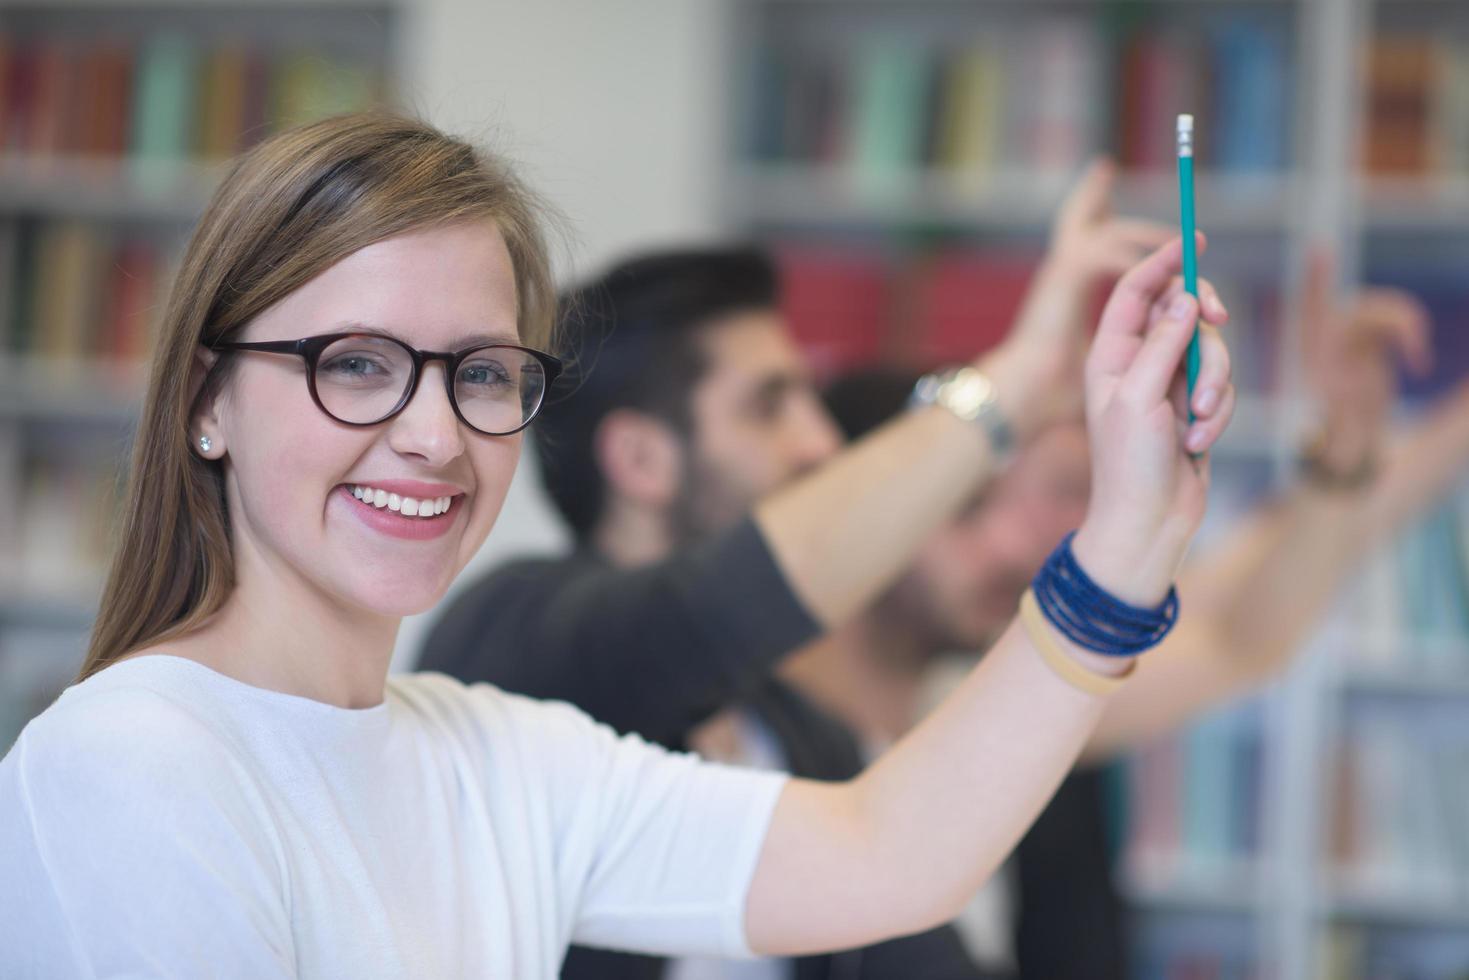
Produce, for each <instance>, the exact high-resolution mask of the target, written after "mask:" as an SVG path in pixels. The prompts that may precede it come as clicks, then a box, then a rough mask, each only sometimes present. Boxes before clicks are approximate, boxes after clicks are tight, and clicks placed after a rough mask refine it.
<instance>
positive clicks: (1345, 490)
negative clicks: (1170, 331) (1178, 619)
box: [726, 256, 1469, 977]
mask: <svg viewBox="0 0 1469 980" xmlns="http://www.w3.org/2000/svg"><path fill="white" fill-rule="evenodd" d="M1330 282H1331V270H1330V267H1329V263H1328V262H1327V261H1326V260H1325V259H1324V258H1323V257H1321V256H1317V257H1316V259H1315V260H1314V261H1313V263H1312V266H1311V271H1310V273H1309V277H1308V281H1307V286H1306V292H1305V296H1304V298H1303V303H1302V307H1301V308H1302V312H1303V317H1304V327H1305V330H1304V337H1305V341H1306V343H1305V347H1306V355H1307V366H1308V372H1309V379H1310V388H1311V390H1312V391H1313V392H1314V393H1315V396H1316V399H1317V401H1318V403H1319V410H1320V417H1321V421H1320V426H1319V430H1318V432H1317V435H1316V436H1315V437H1314V438H1312V439H1311V440H1310V442H1308V443H1307V444H1306V446H1305V447H1303V449H1302V451H1301V459H1300V465H1299V471H1300V473H1299V477H1298V478H1297V479H1296V480H1295V481H1294V483H1293V485H1292V486H1290V487H1289V488H1288V489H1286V490H1285V491H1284V492H1283V493H1281V494H1280V495H1279V497H1278V498H1277V499H1275V500H1274V501H1272V502H1269V503H1266V504H1264V505H1262V506H1260V507H1258V508H1257V509H1256V510H1254V511H1253V512H1252V513H1249V514H1246V515H1243V516H1242V518H1241V519H1240V523H1239V526H1238V527H1237V528H1233V529H1231V530H1230V531H1229V532H1227V533H1226V534H1225V535H1224V536H1223V539H1222V543H1221V544H1220V545H1219V546H1218V547H1217V548H1216V549H1214V553H1213V554H1210V555H1208V556H1205V557H1203V558H1201V559H1198V560H1195V561H1193V562H1192V563H1191V564H1190V565H1189V566H1187V567H1186V568H1185V570H1184V572H1183V573H1182V575H1181V576H1180V580H1179V581H1180V584H1179V592H1180V595H1181V596H1182V598H1183V601H1185V602H1187V603H1188V604H1189V607H1190V610H1191V611H1193V610H1197V611H1198V615H1197V616H1193V617H1191V618H1190V621H1189V623H1188V625H1187V627H1183V628H1180V629H1178V630H1176V631H1174V633H1173V634H1172V635H1171V636H1170V637H1169V638H1168V639H1167V640H1166V641H1164V643H1163V644H1161V646H1160V648H1159V650H1158V651H1157V653H1156V655H1155V656H1154V657H1153V658H1152V659H1151V660H1150V661H1149V662H1148V663H1147V664H1146V666H1145V667H1141V668H1140V669H1139V670H1138V672H1137V676H1136V678H1135V680H1134V681H1133V682H1131V683H1130V684H1129V689H1128V692H1127V694H1126V695H1125V696H1124V697H1119V698H1118V699H1117V700H1115V701H1113V702H1112V703H1111V704H1110V705H1109V706H1108V709H1107V711H1106V712H1105V713H1104V714H1103V717H1102V721H1101V722H1100V724H1099V725H1098V727H1097V729H1096V730H1095V731H1094V732H1093V735H1092V738H1091V740H1090V741H1089V743H1088V748H1087V750H1086V751H1085V753H1084V759H1085V761H1086V762H1088V763H1098V762H1105V761H1108V760H1110V759H1111V758H1112V757H1113V756H1115V755H1116V754H1117V753H1118V752H1120V751H1125V750H1127V749H1131V748H1135V747H1137V746H1138V745H1139V744H1140V743H1142V742H1144V741H1146V740H1148V739H1150V738H1153V737H1155V736H1157V735H1159V734H1161V733H1163V732H1166V731H1167V730H1169V729H1170V728H1172V727H1174V726H1176V725H1179V724H1181V723H1184V722H1186V721H1188V720H1189V719H1190V718H1192V717H1193V716H1195V715H1196V714H1198V713H1200V712H1202V711H1204V710H1206V709H1208V708H1210V707H1212V706H1215V705H1217V704H1219V703H1221V702H1223V701H1226V700H1228V699H1229V698H1231V697H1234V696H1237V695H1240V694H1243V693H1246V692H1248V691H1250V690H1252V689H1254V688H1255V687H1257V686H1258V685H1260V684H1262V683H1264V682H1265V681H1266V680H1268V679H1269V678H1270V677H1271V676H1273V674H1274V673H1276V672H1277V671H1279V670H1280V669H1281V668H1283V667H1284V666H1285V665H1286V664H1287V663H1288V662H1289V660H1290V657H1291V655H1292V654H1293V653H1295V652H1296V651H1298V650H1299V649H1300V648H1301V647H1302V645H1303V643H1304V641H1305V639H1306V637H1307V634H1308V633H1309V632H1310V631H1311V630H1312V629H1313V628H1315V627H1316V625H1317V624H1318V623H1319V621H1320V619H1321V617H1322V616H1323V615H1324V614H1325V612H1326V610H1327V605H1328V603H1329V601H1330V599H1331V597H1332V596H1333V595H1334V593H1335V592H1336V591H1337V590H1338V589H1339V587H1340V586H1341V584H1342V583H1343V582H1344V581H1345V580H1346V579H1347V578H1348V577H1349V576H1350V575H1351V574H1352V573H1353V572H1354V571H1355V570H1356V569H1357V568H1358V567H1359V565H1360V563H1361V562H1362V560H1363V559H1364V558H1365V557H1367V556H1368V555H1369V554H1370V553H1371V551H1372V550H1373V549H1374V548H1375V547H1377V546H1379V545H1380V544H1382V542H1383V541H1384V540H1385V539H1386V538H1387V537H1389V536H1390V535H1392V534H1393V533H1395V532H1396V531H1398V530H1400V529H1401V528H1402V526H1403V525H1404V524H1405V523H1407V522H1408V521H1411V520H1412V519H1413V518H1415V517H1417V516H1419V515H1420V514H1421V513H1422V512H1423V511H1424V509H1426V508H1428V507H1430V506H1432V505H1433V504H1434V503H1435V502H1436V501H1437V500H1438V499H1439V498H1441V497H1442V496H1443V495H1444V494H1445V493H1446V492H1448V491H1449V490H1450V489H1451V488H1452V486H1453V484H1454V482H1455V479H1456V477H1458V476H1460V475H1461V474H1462V472H1463V469H1464V467H1465V465H1466V463H1469V382H1466V383H1465V384H1464V385H1461V388H1460V390H1459V391H1458V392H1457V393H1456V394H1454V395H1452V396H1450V397H1449V398H1447V399H1445V400H1444V401H1443V402H1442V403H1441V404H1439V405H1437V406H1436V407H1435V408H1434V409H1433V410H1432V411H1431V412H1430V413H1429V414H1427V416H1426V417H1424V418H1423V419H1422V420H1420V421H1418V422H1416V423H1415V424H1413V425H1412V426H1410V427H1408V428H1407V429H1406V430H1405V431H1402V432H1400V433H1397V434H1396V435H1395V436H1390V433H1389V422H1390V419H1391V409H1392V407H1393V403H1394V400H1395V390H1396V386H1395V382H1396V370H1397V367H1396V362H1397V360H1398V359H1399V358H1401V359H1402V360H1403V361H1404V362H1405V363H1406V365H1407V367H1408V368H1409V369H1410V370H1413V371H1416V372H1422V371H1424V370H1426V369H1427V367H1428V363H1429V357H1430V352H1429V331H1428V322H1427V315H1426V312H1425V311H1424V310H1423V308H1422V307H1421V305H1420V304H1419V303H1418V302H1417V301H1416V300H1414V299H1413V297H1411V296H1410V295H1408V294H1406V293H1403V292H1401V291H1397V290H1390V289H1368V290H1366V291H1364V292H1363V293H1362V294H1361V295H1359V296H1358V297H1357V298H1356V299H1355V300H1354V301H1353V302H1352V303H1351V304H1350V305H1349V306H1348V307H1346V308H1337V307H1336V306H1335V305H1334V304H1333V303H1332V301H1331V286H1330ZM915 380H916V376H915V375H913V374H912V373H904V372H898V371H882V370H876V371H868V372H858V373H856V374H853V375H851V376H848V377H846V378H844V379H841V380H839V381H837V382H836V383H835V384H833V385H832V386H831V387H830V388H829V389H828V392H827V401H828V405H829V406H830V408H831V409H832V412H833V414H834V416H835V417H836V418H837V420H838V421H839V423H840V424H841V425H842V428H843V431H844V432H845V433H846V434H847V436H848V437H849V438H861V436H862V435H864V434H865V433H866V432H868V431H870V430H871V429H873V428H874V427H876V426H878V425H881V424H883V423H884V422H886V421H887V420H888V419H890V418H892V417H893V416H895V415H898V414H900V413H901V412H902V411H903V410H904V408H905V405H906V402H907V399H908V394H909V392H910V391H911V390H912V387H913V383H914V381H915ZM1089 466H1090V462H1089V459H1088V449H1087V443H1086V432H1085V429H1084V427H1083V426H1082V425H1081V424H1080V423H1079V422H1061V423H1058V424H1055V425H1053V426H1051V427H1050V428H1048V429H1047V430H1046V431H1044V432H1043V433H1041V434H1040V435H1038V436H1037V438H1036V439H1035V440H1034V441H1033V442H1032V444H1031V445H1030V446H1029V447H1028V448H1027V449H1026V450H1025V451H1023V452H1022V453H1021V454H1020V456H1019V458H1018V459H1017V460H1016V462H1015V464H1014V466H1012V467H1011V468H1010V469H1009V470H1008V471H1007V472H1006V473H1005V474H1004V475H1003V476H1002V477H1000V478H999V479H998V480H997V481H995V483H994V484H993V485H992V487H991V488H989V489H987V490H986V491H984V492H982V493H979V494H976V495H975V497H974V498H973V499H972V500H971V501H970V503H969V504H968V505H967V506H966V507H965V508H964V509H963V510H962V511H961V512H960V513H959V514H958V515H957V516H956V517H954V518H953V519H951V520H950V521H949V522H947V523H946V524H945V526H944V527H943V528H941V529H940V530H938V531H936V532H935V533H934V534H933V535H932V536H931V537H930V539H929V540H928V541H927V542H926V543H925V544H924V545H923V546H922V547H921V548H920V549H919V552H918V555H917V557H916V559H915V561H914V562H913V564H912V566H911V567H910V568H909V569H908V570H907V571H906V572H905V573H904V574H903V576H902V577H901V578H900V579H899V580H898V581H897V582H896V583H895V584H894V585H893V586H892V587H891V588H890V589H889V590H888V591H887V592H886V593H884V595H883V596H881V597H880V598H879V599H878V600H877V601H875V602H874V603H872V604H871V605H870V606H869V607H868V608H867V609H865V610H863V611H862V612H861V613H859V614H858V615H857V616H855V617H854V618H853V619H852V620H850V621H849V622H848V623H846V624H845V625H843V626H841V627H838V628H837V629H835V630H834V631H832V632H831V633H829V634H828V635H827V636H825V637H823V638H822V639H820V640H818V641H816V642H815V643H813V644H811V645H810V646H808V647H807V648H805V649H804V650H803V651H801V652H800V653H798V654H796V655H795V656H794V657H792V658H791V659H790V660H788V661H787V662H786V663H785V664H784V665H782V667H781V669H780V674H781V678H780V679H779V680H774V681H772V682H770V684H769V685H768V690H767V691H766V692H765V693H764V694H763V697H765V698H768V699H783V700H785V701H787V702H791V703H799V704H802V705H803V706H804V718H803V722H802V724H803V730H804V734H803V733H802V732H797V733H794V734H792V733H791V731H790V729H791V725H790V724H789V723H788V724H787V734H786V740H787V742H788V743H789V742H792V741H797V742H804V743H813V742H817V741H821V740H826V741H829V740H831V739H832V738H833V735H832V729H833V728H835V727H842V726H845V727H846V728H847V729H848V730H849V731H850V733H851V735H852V737H853V739H854V742H855V743H857V744H860V745H861V746H862V748H863V750H864V751H863V752H862V753H861V754H854V755H851V756H849V760H848V767H849V768H851V767H856V768H858V769H860V767H861V765H862V764H863V760H864V759H865V758H867V757H870V756H871V755H872V754H875V753H877V752H880V751H881V749H882V747H884V746H886V745H889V744H891V743H892V741H893V740H895V739H896V738H898V737H900V736H901V734H902V733H903V732H904V731H906V730H907V729H908V727H909V726H910V725H911V724H912V722H913V721H915V720H916V719H917V718H918V717H920V716H921V714H922V708H923V705H924V702H925V700H926V692H925V688H926V682H928V681H929V680H930V675H931V673H932V672H931V671H930V669H929V668H930V667H932V666H933V665H934V664H935V663H936V661H938V660H939V659H940V658H941V657H943V656H945V655H952V654H955V653H956V652H959V651H966V650H980V649H983V648H984V647H985V646H986V644H987V643H988V642H989V641H990V640H991V639H992V638H993V637H994V636H995V631H996V630H998V629H1000V628H1002V627H1003V626H1004V624H1005V623H1006V622H1007V621H1008V619H1009V618H1010V617H1011V616H1013V615H1014V614H1015V611H1016V609H1017V607H1018V605H1019V602H1020V597H1021V595H1022V594H1023V592H1024V591H1025V588H1026V585H1027V583H1028V581H1029V577H1030V576H1033V575H1034V574H1035V572H1036V571H1037V569H1039V568H1040V566H1041V564H1042V563H1043V562H1044V561H1045V559H1046V556H1047V555H1048V554H1049V553H1050V551H1051V550H1052V549H1053V548H1055V546H1056V544H1057V542H1058V541H1060V540H1061V538H1062V537H1063V536H1064V535H1065V534H1066V533H1067V532H1068V531H1070V530H1071V529H1072V528H1075V527H1076V526H1078V524H1080V523H1081V522H1082V520H1083V519H1084V517H1085V514H1086V510H1087V506H1088V502H1089V496H1090V492H1089ZM792 688H794V690H792ZM745 724H746V726H748V722H746V723H745ZM726 754H727V755H730V753H726ZM1062 793H1063V794H1064V795H1063V796H1058V797H1057V799H1056V800H1054V801H1053V802H1052V804H1051V805H1050V806H1049V807H1048V809H1047V811H1046V813H1045V814H1043V816H1042V818H1041V820H1040V821H1039V822H1038V823H1037V825H1036V826H1035V827H1033V828H1032V829H1031V831H1030V832H1029V833H1028V834H1027V836H1026V838H1025V840H1024V841H1023V842H1022V846H1021V848H1020V849H1019V851H1018V852H1017V854H1016V860H1015V862H1014V868H1013V869H1012V874H1011V875H1009V876H1008V877H1005V878H997V882H999V883H1001V885H1002V887H1003V886H1004V883H1006V882H1008V883H1010V885H1011V887H1009V888H1008V889H1006V890H1005V893H1004V894H1002V895H1000V896H999V897H996V896H994V895H991V896H989V899H990V900H989V901H988V902H986V903H985V905H984V908H983V910H976V912H978V913H979V914H980V915H981V916H983V914H984V912H985V911H988V918H989V921H980V922H979V923H977V924H976V925H977V926H979V927H980V932H981V936H982V937H985V938H988V939H989V941H988V942H987V943H986V942H985V939H983V938H982V939H981V940H980V945H981V946H983V947H984V952H986V953H988V957H989V960H988V961H991V962H992V961H993V960H994V959H995V958H999V959H1001V960H1003V959H1008V958H1009V956H1010V955H1012V953H1018V954H1019V958H1020V960H1021V966H1022V972H1023V973H1024V974H1026V975H1034V976H1045V977H1060V976H1110V975H1122V973H1123V972H1124V971H1122V970H1120V969H1118V970H1115V971H1114V970H1110V969H1107V968H1106V967H1105V963H1102V962H1098V961H1097V960H1096V959H1095V958H1093V957H1092V955H1091V953H1094V952H1095V951H1096V950H1097V949H1106V948H1108V946H1109V943H1108V941H1107V939H1106V935H1105V933H1106V930H1105V929H1103V928H1098V929H1096V931H1095V934H1094V935H1093V936H1092V937H1091V939H1092V941H1091V942H1089V943H1085V944H1082V943H1077V944H1068V943H1065V942H1058V941H1057V939H1058V936H1057V932H1058V929H1057V925H1056V924H1057V922H1068V923H1070V922H1076V921H1078V903H1079V902H1080V901H1081V900H1082V898H1083V897H1084V896H1093V898H1092V900H1091V901H1090V903H1089V906H1088V907H1089V908H1090V909H1091V918H1092V920H1093V921H1095V917H1096V913H1097V912H1098V911H1101V912H1103V913H1106V910H1107V909H1108V908H1109V906H1111V907H1112V908H1114V909H1115V906H1116V899H1115V896H1114V897H1113V899H1112V901H1110V902H1109V901H1107V900H1105V898H1104V897H1103V896H1106V895H1108V894H1110V893H1112V891H1113V887H1112V883H1111V877H1110V867H1109V862H1108V860H1107V855H1106V849H1105V845H1104V814H1103V792H1102V784H1101V780H1100V777H1099V773H1098V771H1097V770H1096V769H1094V768H1091V766H1086V767H1083V768H1082V769H1081V770H1079V771H1078V773H1077V774H1075V775H1073V776H1072V777H1071V778H1070V779H1069V780H1068V783H1067V786H1066V788H1064V789H1063V791H1062ZM1073 804H1074V805H1073ZM1016 889H1018V894H1019V896H1020V898H1019V900H1017V899H1016V897H1015V891H1016ZM995 910H999V911H998V913H996V911H995ZM996 914H998V915H999V916H1001V917H1006V916H1008V917H1009V918H1011V919H1012V920H1014V921H1012V922H1010V923H1008V925H1000V926H997V925H996V924H995V922H994V921H993V919H994V918H995V916H996ZM1107 917H1109V918H1111V919H1112V920H1113V921H1114V923H1115V922H1120V916H1117V915H1116V914H1115V912H1114V913H1111V914H1110V915H1108V916H1107ZM973 918H974V916H971V917H970V919H971V920H972V919H973ZM1081 921H1086V918H1085V916H1083V918H1082V920H1081ZM1012 931H1013V933H1014V934H1015V937H1016V938H1015V947H1014V950H1013V951H1012V950H1007V949H1005V947H1004V944H1003V943H1001V944H998V945H996V944H994V943H993V938H992V937H994V936H1000V937H1005V936H1008V935H1010V934H1012ZM1117 941H1120V937H1119V938H1118V939H1116V940H1114V942H1117ZM1089 950H1090V952H1088V951H1089ZM1118 962H1120V961H1118Z"/></svg>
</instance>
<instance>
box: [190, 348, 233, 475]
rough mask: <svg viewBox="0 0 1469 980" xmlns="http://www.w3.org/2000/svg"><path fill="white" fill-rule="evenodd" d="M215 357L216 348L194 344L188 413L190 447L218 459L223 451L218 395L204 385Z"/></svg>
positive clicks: (222, 431)
mask: <svg viewBox="0 0 1469 980" xmlns="http://www.w3.org/2000/svg"><path fill="white" fill-rule="evenodd" d="M218 359H219V354H218V352H216V351H212V350H210V349H209V348H207V347H204V346H202V345H201V346H199V347H196V348H194V360H193V363H191V364H190V365H189V403H190V404H191V405H192V406H193V411H192V412H191V413H190V416H189V448H190V449H192V450H193V451H194V452H195V453H197V454H198V455H199V456H201V457H203V458H204V459H221V458H223V456H224V452H225V445H224V430H223V427H222V426H221V425H220V424H219V411H218V405H217V399H216V398H215V395H214V393H213V392H210V391H206V390H205V388H204V379H205V378H206V377H208V375H209V369H210V368H212V367H214V362H215V361H216V360H218ZM206 446H207V447H208V448H205V447H206Z"/></svg>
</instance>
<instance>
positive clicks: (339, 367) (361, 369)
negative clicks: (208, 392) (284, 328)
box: [321, 354, 387, 378]
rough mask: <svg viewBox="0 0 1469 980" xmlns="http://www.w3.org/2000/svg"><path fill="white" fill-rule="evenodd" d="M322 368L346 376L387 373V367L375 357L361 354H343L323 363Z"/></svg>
mask: <svg viewBox="0 0 1469 980" xmlns="http://www.w3.org/2000/svg"><path fill="white" fill-rule="evenodd" d="M321 370H323V371H327V372H329V373H331V374H335V375H338V376H339V377H344V378H365V377H370V376H372V375H374V374H382V373H386V371H387V368H386V367H385V366H384V365H383V364H381V363H380V362H379V361H377V360H376V359H375V358H371V357H367V356H365V355H361V354H342V355H339V356H337V357H334V358H332V359H331V360H330V361H327V362H326V363H325V364H323V365H321Z"/></svg>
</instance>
